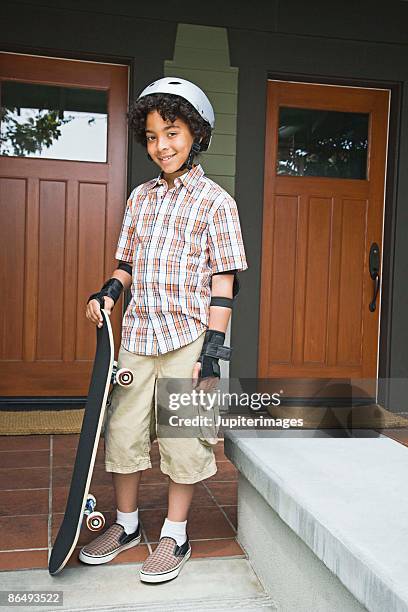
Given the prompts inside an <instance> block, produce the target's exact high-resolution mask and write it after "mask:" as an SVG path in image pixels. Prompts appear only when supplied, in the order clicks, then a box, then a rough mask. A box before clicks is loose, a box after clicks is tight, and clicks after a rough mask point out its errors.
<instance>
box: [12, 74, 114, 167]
mask: <svg viewBox="0 0 408 612" xmlns="http://www.w3.org/2000/svg"><path fill="white" fill-rule="evenodd" d="M0 107H1V114H0V120H1V126H0V155H7V156H18V157H37V158H38V157H39V158H47V159H67V160H76V161H93V162H106V161H107V149H106V144H107V131H108V111H107V108H108V107H107V92H106V91H98V90H95V89H81V88H71V87H58V86H51V85H39V84H36V83H19V82H15V81H2V82H1V94H0Z"/></svg>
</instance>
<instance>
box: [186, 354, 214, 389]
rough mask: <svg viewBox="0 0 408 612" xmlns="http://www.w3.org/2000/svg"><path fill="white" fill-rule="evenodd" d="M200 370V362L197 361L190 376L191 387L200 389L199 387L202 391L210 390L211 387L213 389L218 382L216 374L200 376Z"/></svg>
mask: <svg viewBox="0 0 408 612" xmlns="http://www.w3.org/2000/svg"><path fill="white" fill-rule="evenodd" d="M200 372H201V363H200V362H199V361H197V362H196V364H195V366H194V368H193V376H192V378H193V388H194V389H195V390H196V391H201V389H202V390H203V391H211V389H214V388H215V387H216V386H217V384H218V381H219V378H217V377H216V376H214V377H208V378H200Z"/></svg>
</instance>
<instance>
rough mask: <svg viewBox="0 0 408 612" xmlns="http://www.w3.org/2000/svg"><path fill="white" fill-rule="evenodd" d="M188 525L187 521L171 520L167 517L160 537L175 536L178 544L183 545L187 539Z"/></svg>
mask: <svg viewBox="0 0 408 612" xmlns="http://www.w3.org/2000/svg"><path fill="white" fill-rule="evenodd" d="M186 526H187V521H181V522H180V523H178V522H177V521H169V519H168V518H165V519H164V523H163V527H162V529H161V533H160V538H164V537H168V538H174V539H175V540H176V542H177V544H178V546H181V545H182V544H184V542H185V541H186V540H187V533H186Z"/></svg>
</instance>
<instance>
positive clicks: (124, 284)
mask: <svg viewBox="0 0 408 612" xmlns="http://www.w3.org/2000/svg"><path fill="white" fill-rule="evenodd" d="M131 284H132V274H131V267H130V265H129V264H125V265H123V262H121V263H120V264H119V267H118V268H116V270H114V272H113V273H112V276H111V278H110V279H109V280H108V281H107V282H106V283H105V284H104V286H103V287H102V289H101V290H100V291H99V292H98V293H94V294H92V295H91V296H90V298H89V299H88V303H87V306H86V318H87V319H89V320H90V321H91V322H92V323H95V325H98V327H101V326H102V315H101V301H102V302H103V304H104V306H103V308H104V309H105V310H106V311H107V313H108V314H109V315H110V313H111V312H112V309H113V307H114V305H115V303H116V302H117V300H118V299H119V296H120V294H121V293H122V291H123V290H126V289H129V287H130V285H131Z"/></svg>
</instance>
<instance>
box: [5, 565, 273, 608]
mask: <svg viewBox="0 0 408 612" xmlns="http://www.w3.org/2000/svg"><path fill="white" fill-rule="evenodd" d="M140 567H141V564H126V565H106V566H85V565H84V566H83V567H82V566H81V567H73V568H67V569H65V570H64V571H63V572H62V573H61V574H58V575H57V576H55V577H52V576H50V575H49V574H48V572H47V571H46V570H21V571H14V572H1V574H0V579H1V589H2V591H5V590H12V591H20V592H21V591H46V592H51V591H61V592H62V594H63V606H43V608H44V609H45V610H51V609H52V610H53V612H57V611H58V610H61V611H63V612H91V611H92V612H95V611H97V612H110V611H112V612H113V611H115V612H118V611H119V610H120V611H121V610H124V611H126V612H131V611H135V612H140V611H143V612H147V611H149V612H150V611H152V612H179V611H180V610H181V611H184V610H188V611H194V612H200V611H204V610H213V611H214V612H215V611H217V610H219V611H222V610H245V612H252V611H256V610H260V609H263V610H271V611H274V610H277V607H276V605H275V603H274V601H273V600H272V599H271V598H270V597H269V596H268V595H267V594H266V592H265V591H264V589H263V587H262V585H261V583H260V582H259V580H258V578H257V576H256V574H255V573H254V571H253V569H252V567H251V565H250V564H249V562H248V560H247V559H222V558H221V559H219V558H217V559H190V561H189V562H188V563H186V565H185V567H183V569H182V571H181V573H180V575H179V576H178V577H177V578H176V579H175V580H172V581H170V582H167V583H162V584H144V583H142V582H140V579H139V573H138V570H139V569H140ZM24 610H32V612H38V606H24Z"/></svg>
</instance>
